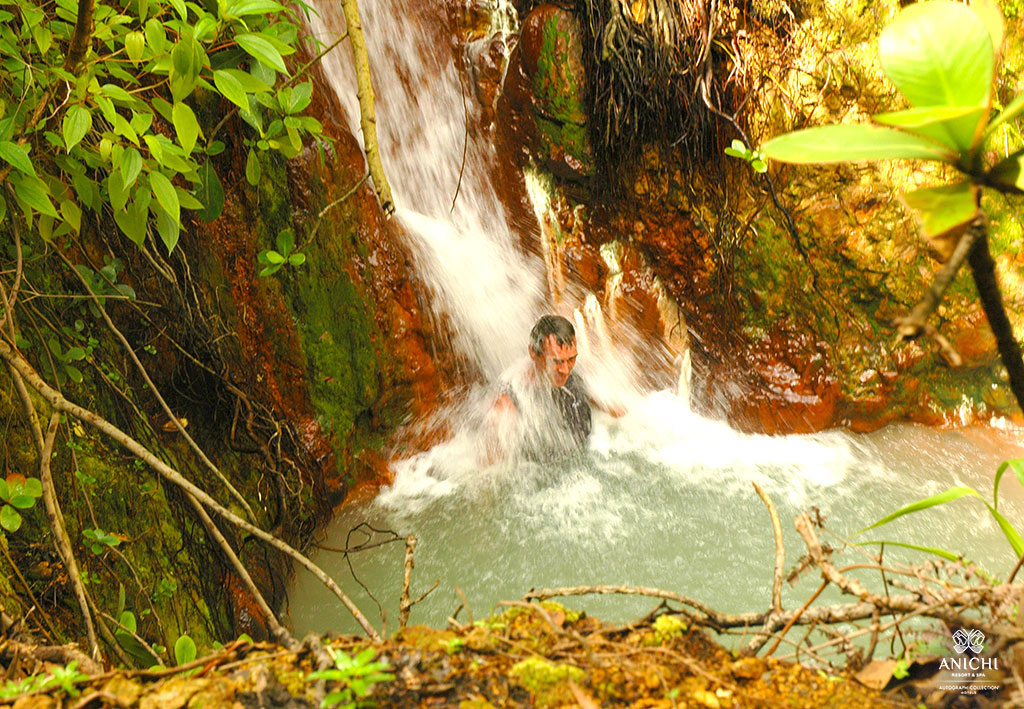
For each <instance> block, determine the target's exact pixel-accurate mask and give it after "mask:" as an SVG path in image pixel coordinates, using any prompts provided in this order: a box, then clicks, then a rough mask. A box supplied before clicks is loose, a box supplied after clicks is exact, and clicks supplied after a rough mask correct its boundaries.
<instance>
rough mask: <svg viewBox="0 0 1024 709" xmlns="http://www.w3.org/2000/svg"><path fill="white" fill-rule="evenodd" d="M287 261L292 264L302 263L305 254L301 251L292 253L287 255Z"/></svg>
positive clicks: (299, 264)
mask: <svg viewBox="0 0 1024 709" xmlns="http://www.w3.org/2000/svg"><path fill="white" fill-rule="evenodd" d="M288 263H290V264H291V265H292V266H301V265H302V264H304V263H306V254H304V253H302V252H301V251H300V252H298V253H294V254H292V255H291V256H289V257H288Z"/></svg>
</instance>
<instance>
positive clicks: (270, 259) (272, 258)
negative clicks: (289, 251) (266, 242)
mask: <svg viewBox="0 0 1024 709" xmlns="http://www.w3.org/2000/svg"><path fill="white" fill-rule="evenodd" d="M266 259H267V263H269V264H273V265H276V266H280V265H281V264H282V263H284V256H282V255H281V254H279V253H278V252H276V251H274V250H273V249H267V251H266Z"/></svg>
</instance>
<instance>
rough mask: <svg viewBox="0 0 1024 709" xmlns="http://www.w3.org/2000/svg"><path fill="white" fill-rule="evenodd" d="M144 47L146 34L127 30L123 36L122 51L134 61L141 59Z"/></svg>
mask: <svg viewBox="0 0 1024 709" xmlns="http://www.w3.org/2000/svg"><path fill="white" fill-rule="evenodd" d="M145 49H146V35H144V34H143V33H142V32H129V33H128V34H126V35H125V36H124V53H125V54H127V55H128V58H129V59H131V60H132V62H134V63H136V64H137V63H138V62H140V61H142V54H143V52H144V51H145Z"/></svg>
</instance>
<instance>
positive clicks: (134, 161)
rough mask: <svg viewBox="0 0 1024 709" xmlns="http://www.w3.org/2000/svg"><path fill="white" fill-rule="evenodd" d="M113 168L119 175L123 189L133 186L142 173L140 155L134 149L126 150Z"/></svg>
mask: <svg viewBox="0 0 1024 709" xmlns="http://www.w3.org/2000/svg"><path fill="white" fill-rule="evenodd" d="M115 162H116V163H117V164H116V165H115V168H116V169H117V170H118V171H119V172H120V173H121V179H122V181H123V182H124V186H125V187H131V186H132V185H133V184H135V179H136V178H137V177H138V176H139V173H140V172H142V155H141V154H140V153H139V151H138V150H136V149H135V148H131V147H130V148H128V149H127V150H125V151H124V152H123V153H121V157H120V158H118V159H117V160H116V161H115Z"/></svg>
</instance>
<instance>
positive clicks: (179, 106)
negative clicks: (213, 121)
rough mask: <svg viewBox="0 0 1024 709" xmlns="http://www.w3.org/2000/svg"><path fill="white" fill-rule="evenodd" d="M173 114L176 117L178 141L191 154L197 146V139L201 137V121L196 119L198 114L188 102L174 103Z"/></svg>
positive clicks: (175, 127)
mask: <svg viewBox="0 0 1024 709" xmlns="http://www.w3.org/2000/svg"><path fill="white" fill-rule="evenodd" d="M171 116H172V118H173V119H174V130H175V132H176V133H177V134H178V143H180V144H181V147H182V148H184V149H185V153H186V154H190V153H191V152H192V149H193V148H194V147H196V139H197V138H198V137H199V121H197V120H196V114H195V113H194V112H193V111H192V109H191V108H190V107H189V105H188V104H187V103H183V102H178V103H176V104H174V109H173V110H172V111H171Z"/></svg>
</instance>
